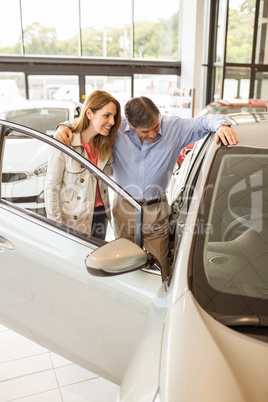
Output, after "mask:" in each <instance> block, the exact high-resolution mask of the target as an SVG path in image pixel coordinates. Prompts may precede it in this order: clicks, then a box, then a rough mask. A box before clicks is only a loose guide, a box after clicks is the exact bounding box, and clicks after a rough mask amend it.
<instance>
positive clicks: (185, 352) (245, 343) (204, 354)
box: [160, 291, 268, 402]
mask: <svg viewBox="0 0 268 402" xmlns="http://www.w3.org/2000/svg"><path fill="white" fill-rule="evenodd" d="M161 360H162V361H161V371H160V400H161V401H168V402H173V401H174V402H177V401H184V402H187V401H189V402H190V401H197V400H198V401H206V402H210V401H211V402H214V401H215V400H217V402H226V401H228V402H242V401H243V402H245V401H253V400H254V402H258V401H260V402H261V401H264V400H267V395H268V381H267V372H268V347H267V343H265V342H262V341H260V340H257V339H254V338H252V337H249V336H246V335H243V334H240V333H238V332H237V331H234V330H232V329H230V328H228V327H226V326H224V325H223V324H220V323H219V322H217V321H216V320H214V319H213V318H212V317H211V316H210V315H208V314H207V313H206V312H205V311H204V310H203V309H202V308H201V307H200V306H199V304H198V303H197V302H196V300H195V298H194V296H193V294H192V293H191V292H190V291H187V292H186V293H185V294H184V295H183V296H182V297H181V298H180V299H178V300H177V302H176V303H175V304H174V305H173V307H172V309H171V310H170V313H169V314H168V317H167V319H166V322H165V329H164V336H163V347H162V356H161Z"/></svg>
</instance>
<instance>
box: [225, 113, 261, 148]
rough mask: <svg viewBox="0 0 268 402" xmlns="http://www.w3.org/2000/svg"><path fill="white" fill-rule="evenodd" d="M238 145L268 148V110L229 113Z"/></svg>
mask: <svg viewBox="0 0 268 402" xmlns="http://www.w3.org/2000/svg"><path fill="white" fill-rule="evenodd" d="M229 117H230V119H231V123H232V125H233V128H234V130H235V131H236V133H237V135H238V138H239V143H238V145H243V146H250V147H254V148H255V147H256V148H268V112H262V113H240V114H234V115H229Z"/></svg>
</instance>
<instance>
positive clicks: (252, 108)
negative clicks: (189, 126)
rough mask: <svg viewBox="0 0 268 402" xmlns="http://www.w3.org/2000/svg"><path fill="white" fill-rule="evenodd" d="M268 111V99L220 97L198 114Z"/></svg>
mask: <svg viewBox="0 0 268 402" xmlns="http://www.w3.org/2000/svg"><path fill="white" fill-rule="evenodd" d="M267 111H268V101H266V100H261V99H246V100H244V99H234V100H232V101H227V100H224V99H220V100H218V101H215V102H211V103H209V104H208V105H207V106H206V107H205V108H204V109H203V110H202V111H201V112H200V113H199V114H198V115H202V116H203V115H204V114H209V113H211V114H233V113H236V114H237V113H260V112H267Z"/></svg>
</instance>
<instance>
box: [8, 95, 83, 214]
mask: <svg viewBox="0 0 268 402" xmlns="http://www.w3.org/2000/svg"><path fill="white" fill-rule="evenodd" d="M81 107H82V104H81V103H78V102H67V101H61V102H60V101H27V100H24V101H22V102H19V103H15V105H14V104H12V105H11V104H8V105H6V106H5V107H3V106H2V108H0V118H2V119H5V120H7V121H11V122H14V123H19V124H22V125H24V126H27V127H30V128H33V129H35V130H38V131H41V132H43V133H46V134H48V135H51V136H52V135H53V134H54V133H55V128H56V125H57V124H59V123H60V122H62V121H65V120H72V119H73V118H74V117H78V116H79V114H80V111H81ZM7 147H8V148H10V151H9V153H8V159H6V160H5V165H4V169H3V170H2V181H3V186H2V197H4V198H6V199H7V200H12V202H13V203H18V204H22V205H23V206H24V207H25V208H29V209H31V210H34V211H37V210H38V211H39V213H45V210H44V181H45V178H46V171H47V160H48V146H47V145H46V144H45V143H43V144H42V146H41V147H40V143H38V141H36V140H35V139H33V138H29V137H26V136H25V135H24V134H17V133H16V134H14V135H13V136H9V138H8V141H7ZM25 155H28V156H29V157H28V163H27V164H26V163H25Z"/></svg>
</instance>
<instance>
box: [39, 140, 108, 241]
mask: <svg viewBox="0 0 268 402" xmlns="http://www.w3.org/2000/svg"><path fill="white" fill-rule="evenodd" d="M71 146H72V148H73V149H74V150H75V151H76V152H78V153H79V154H81V155H83V156H84V157H85V158H87V159H89V158H88V154H87V151H86V149H85V148H84V147H83V144H82V142H81V136H80V134H74V137H73V140H72V144H71ZM112 162H113V160H112V158H110V159H109V160H108V159H106V160H104V161H100V160H98V165H97V166H98V168H99V169H101V170H103V171H104V172H105V173H106V174H108V175H111V174H112V167H111V164H112ZM98 184H99V189H100V194H101V198H102V201H103V205H104V207H105V210H106V214H107V217H108V219H109V220H111V211H110V202H109V194H108V187H107V185H106V184H105V183H103V181H102V180H98ZM96 187H97V179H96V178H95V177H94V175H92V174H91V173H90V172H89V171H88V170H87V169H85V168H84V167H83V166H82V165H81V164H80V163H78V162H76V161H75V160H73V159H72V158H71V157H69V156H68V155H66V154H64V153H63V152H61V151H59V150H58V149H56V148H51V149H50V152H49V158H48V168H47V177H46V186H45V203H46V212H47V217H48V218H49V219H52V220H54V221H56V222H58V223H61V224H64V225H66V226H68V227H71V228H73V229H76V230H79V231H80V232H82V233H86V234H90V232H91V226H92V219H93V211H94V205H95V197H96Z"/></svg>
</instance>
